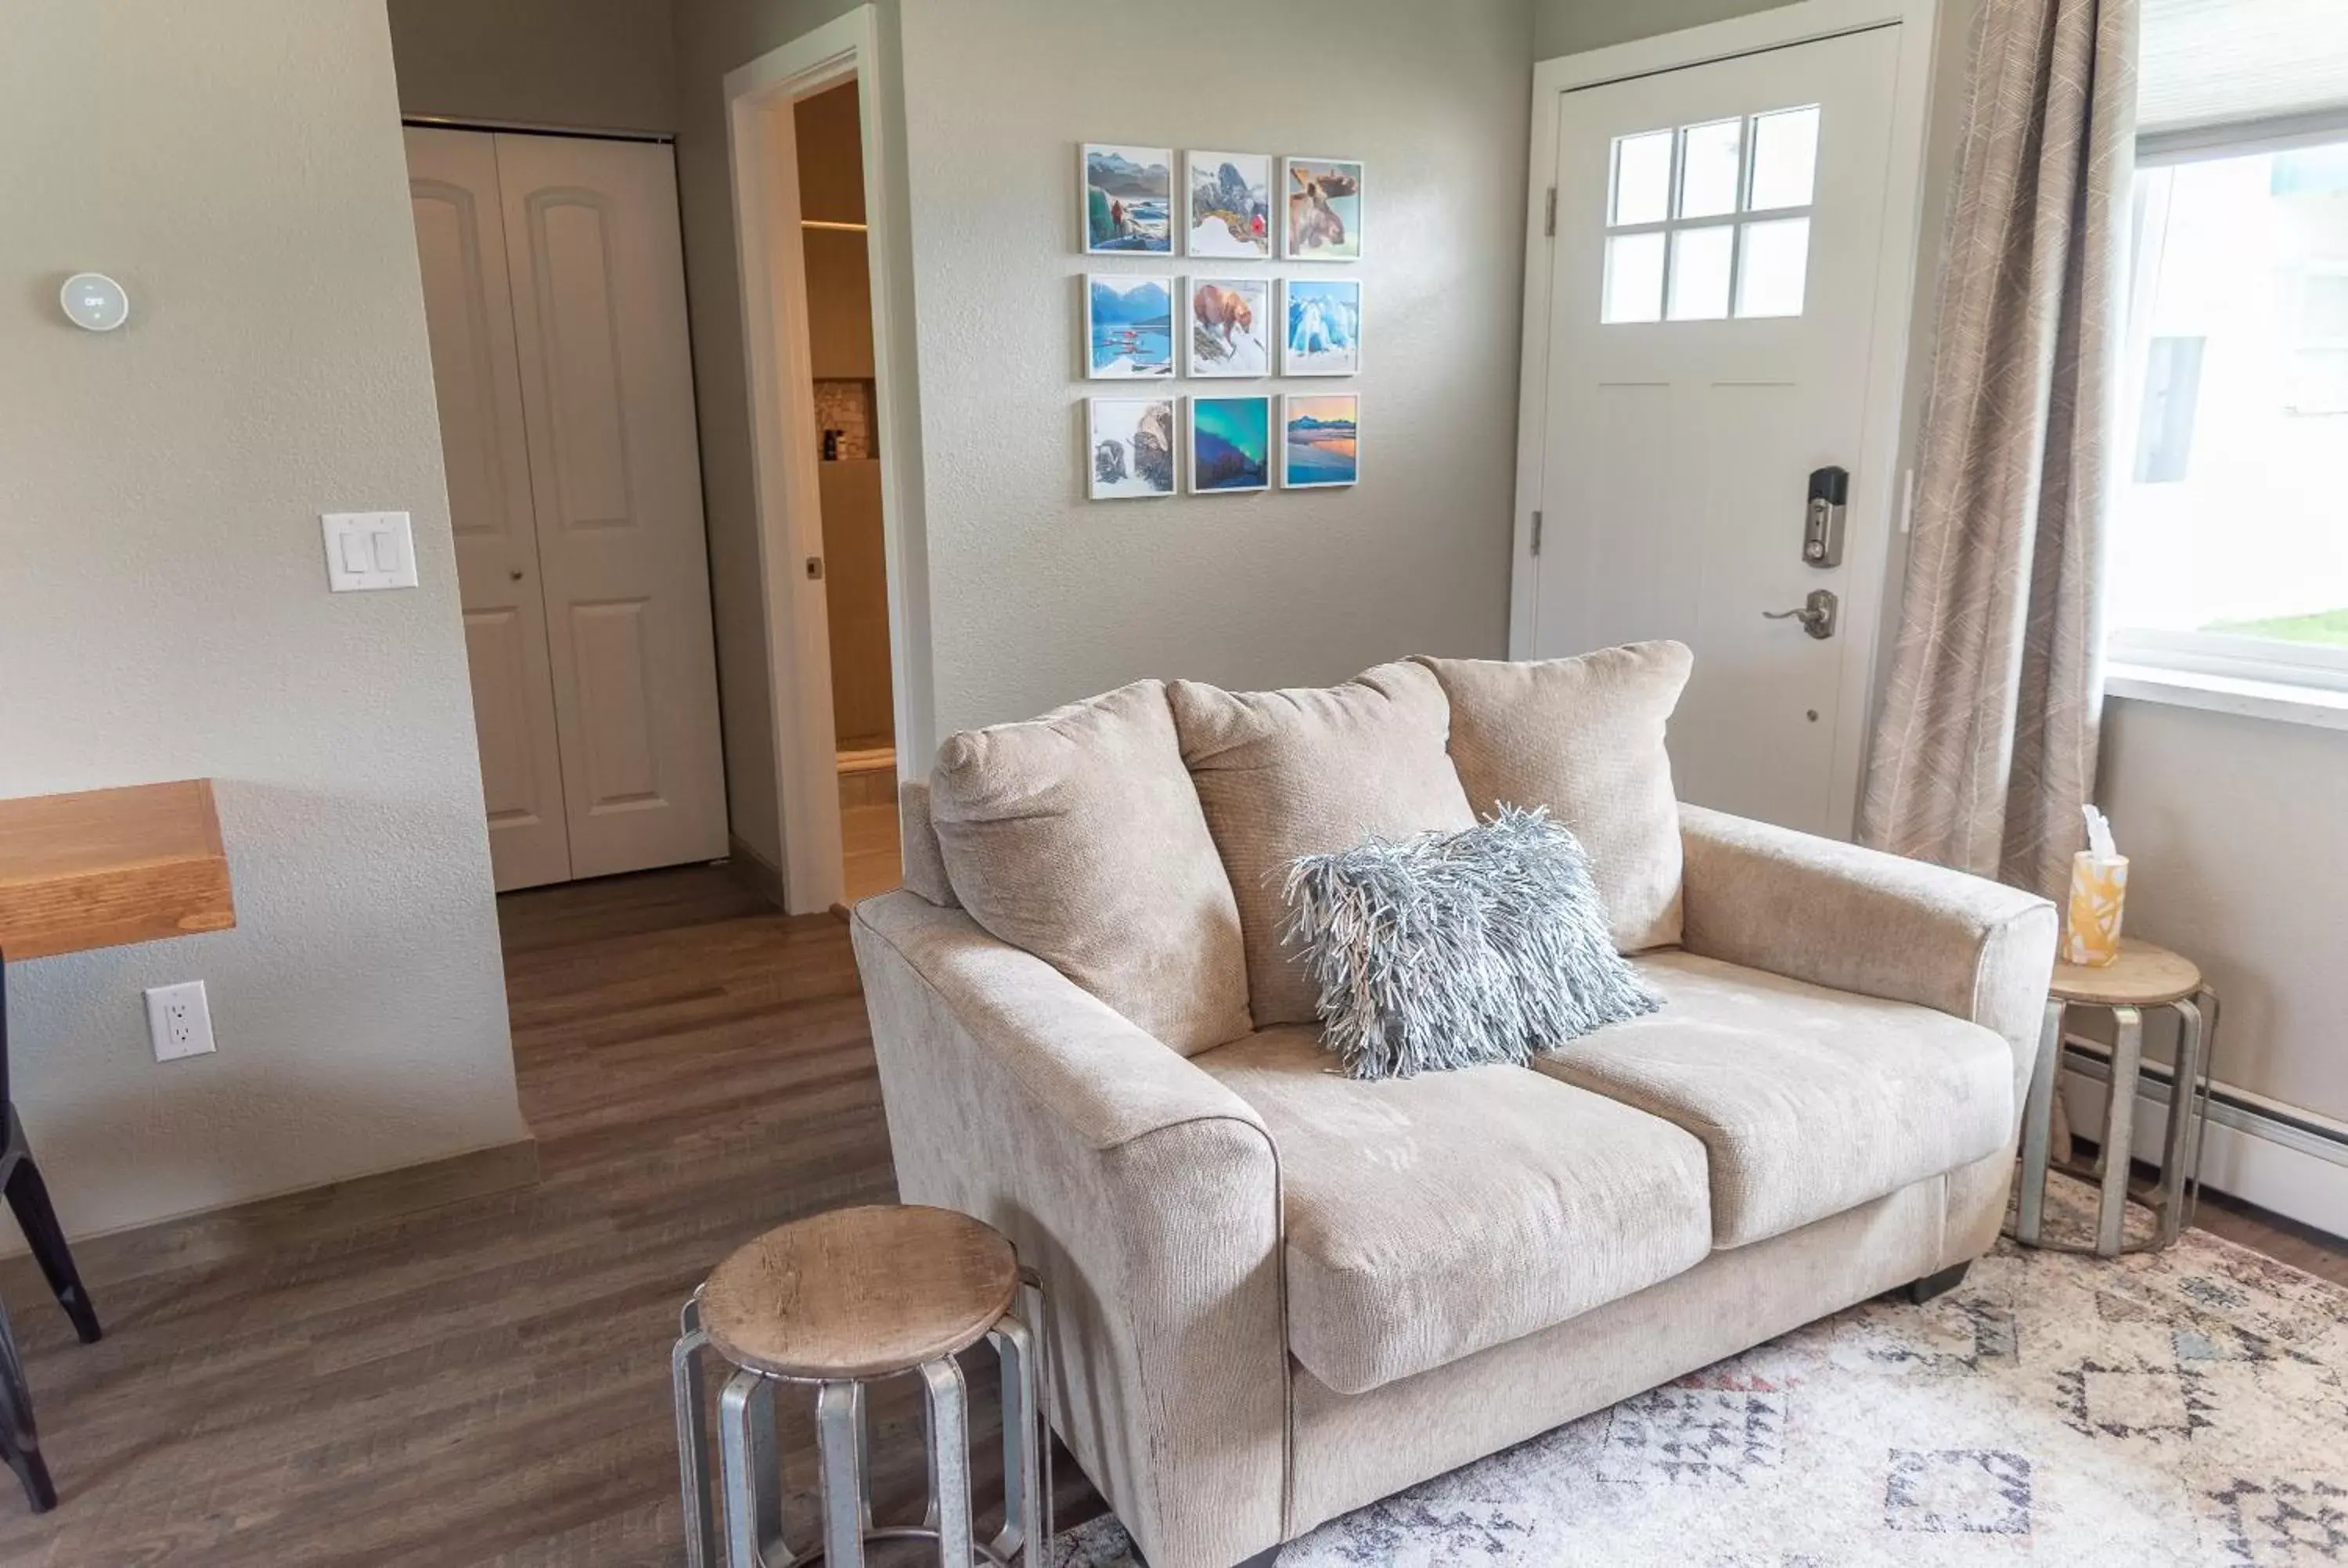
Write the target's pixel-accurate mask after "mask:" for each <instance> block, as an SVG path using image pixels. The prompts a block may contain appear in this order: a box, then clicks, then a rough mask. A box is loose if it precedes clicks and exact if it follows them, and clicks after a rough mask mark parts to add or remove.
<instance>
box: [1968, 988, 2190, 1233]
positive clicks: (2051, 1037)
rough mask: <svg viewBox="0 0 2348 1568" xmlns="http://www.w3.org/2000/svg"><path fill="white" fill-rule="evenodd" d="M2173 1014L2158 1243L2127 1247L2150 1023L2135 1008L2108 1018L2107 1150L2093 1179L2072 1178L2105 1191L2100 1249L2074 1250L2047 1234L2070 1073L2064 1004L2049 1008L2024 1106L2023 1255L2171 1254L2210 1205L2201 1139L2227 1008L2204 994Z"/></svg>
mask: <svg viewBox="0 0 2348 1568" xmlns="http://www.w3.org/2000/svg"><path fill="white" fill-rule="evenodd" d="M2075 1005H2087V1004H2084V1003H2083V1004H2075ZM2167 1005H2168V1007H2169V1008H2171V1009H2173V1010H2174V1011H2175V1012H2176V1014H2177V1018H2178V1030H2177V1058H2176V1064H2175V1069H2174V1071H2172V1073H2171V1074H2170V1079H2169V1091H2168V1125H2167V1126H2166V1128H2164V1129H2163V1133H2162V1139H2161V1154H2160V1180H2159V1184H2158V1185H2157V1188H2156V1189H2155V1190H2154V1192H2153V1193H2152V1194H2151V1195H2150V1196H2149V1197H2148V1198H2147V1199H2146V1200H2145V1201H2146V1202H2147V1204H2149V1205H2150V1206H2151V1207H2152V1208H2153V1209H2154V1211H2155V1213H2156V1214H2157V1225H2155V1227H2154V1231H2153V1235H2152V1236H2151V1237H2150V1239H2149V1240H2147V1241H2145V1242H2140V1243H2138V1244H2137V1245H2133V1246H2132V1245H2129V1244H2128V1242H2127V1205H2128V1201H2129V1197H2128V1175H2129V1173H2130V1170H2131V1168H2132V1166H2133V1163H2134V1153H2135V1149H2136V1112H2137V1087H2138V1085H2139V1082H2140V1081H2141V1080H2142V1078H2143V1073H2144V1014H2143V1012H2142V1010H2141V1009H2137V1008H2133V1007H2113V1008H2111V1009H2109V1011H2110V1012H2111V1015H2112V1021H2113V1025H2114V1029H2113V1044H2112V1056H2111V1082H2110V1094H2109V1097H2108V1099H2107V1100H2106V1105H2105V1111H2104V1127H2103V1134H2102V1141H2101V1143H2099V1144H2098V1146H2097V1150H2096V1159H2095V1163H2094V1164H2093V1166H2092V1167H2091V1168H2090V1169H2088V1170H2085V1171H2068V1172H2066V1173H2068V1174H2073V1175H2079V1176H2083V1177H2085V1179H2087V1180H2089V1181H2092V1182H2094V1183H2095V1184H2096V1187H2097V1198H2098V1201H2097V1204H2096V1235H2095V1241H2094V1244H2093V1245H2090V1246H2081V1245H2075V1244H2065V1243H2062V1242H2056V1241H2052V1240H2049V1239H2047V1238H2046V1236H2045V1235H2044V1225H2045V1214H2046V1177H2047V1172H2048V1169H2049V1167H2050V1165H2051V1164H2052V1161H2051V1158H2050V1150H2049V1147H2048V1145H2049V1143H2050V1141H2051V1138H2050V1134H2051V1129H2052V1125H2053V1117H2054V1105H2055V1094H2056V1093H2057V1092H2058V1091H2059V1087H2060V1082H2061V1078H2062V1070H2063V1069H2062V1063H2063V1015H2064V1009H2065V1004H2064V1003H2063V1002H2061V1001H2059V1000H2050V1001H2049V1002H2048V1003H2047V1004H2046V1018H2045V1025H2044V1030H2043V1031H2042V1033H2041V1036H2040V1039H2039V1046H2038V1061H2037V1063H2036V1065H2035V1066H2034V1067H2033V1068H2032V1070H2031V1074H2030V1089H2029V1092H2028V1096H2027V1098H2026V1099H2025V1100H2024V1103H2023V1113H2022V1174H2021V1193H2020V1195H2019V1201H2018V1203H2017V1205H2016V1211H2015V1214H2014V1222H2013V1237H2014V1239H2015V1240H2016V1241H2018V1242H2020V1243H2022V1244H2023V1245H2025V1246H2047V1247H2055V1248H2058V1249H2060V1250H2063V1251H2066V1252H2093V1253H2094V1254H2096V1255H2097V1256H2099V1257H2117V1256H2118V1255H2120V1254H2122V1253H2124V1252H2133V1251H2138V1250H2142V1249H2144V1248H2147V1247H2164V1246H2167V1245H2169V1244H2170V1243H2172V1242H2174V1241H2175V1240H2176V1239H2177V1237H2178V1233H2179V1232H2181V1231H2182V1230H2183V1229H2184V1228H2185V1226H2186V1225H2187V1224H2188V1223H2189V1222H2190V1221H2191V1219H2192V1217H2193V1211H2194V1208H2195V1206H2196V1205H2197V1204H2199V1200H2200V1195H2201V1138H2202V1132H2203V1129H2204V1128H2205V1127H2206V1126H2207V1124H2208V1122H2209V1097H2210V1085H2211V1081H2212V1078H2211V1068H2210V1058H2211V1054H2212V1042H2213V1040H2215V1037H2216V1027H2217V1018H2218V998H2217V994H2216V993H2215V992H2213V991H2211V990H2209V989H2208V988H2206V987H2205V988H2203V989H2201V990H2199V991H2198V992H2196V993H2195V994H2194V995H2193V996H2192V997H2191V998H2189V999H2182V1000H2178V1001H2174V1002H2170V1003H2168V1004H2167Z"/></svg>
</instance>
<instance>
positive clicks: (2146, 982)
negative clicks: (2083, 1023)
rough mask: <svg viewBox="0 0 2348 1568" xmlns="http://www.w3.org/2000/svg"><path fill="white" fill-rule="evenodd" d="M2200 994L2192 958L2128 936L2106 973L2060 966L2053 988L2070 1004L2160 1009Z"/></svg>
mask: <svg viewBox="0 0 2348 1568" xmlns="http://www.w3.org/2000/svg"><path fill="white" fill-rule="evenodd" d="M2049 989H2050V990H2051V991H2052V992H2053V993H2054V994H2055V996H2056V997H2058V998H2060V999H2063V1000H2064V1001H2066V1002H2086V1003H2088V1004H2090V1005H2092V1006H2096V1007H2159V1006H2161V1005H2163V1004H2164V1003H2168V1002H2173V1001H2176V1000H2178V999H2179V998H2182V997H2189V996H2191V995H2192V994H2193V993H2194V992H2195V991H2198V990H2199V989H2201V971H2200V969H2199V968H2197V967H2196V966H2195V965H2194V962H2193V960H2192V959H2190V958H2180V957H2178V955H2177V954H2175V953H2172V952H2170V951H2169V950H2168V948H2156V947H2154V946H2153V945H2152V944H2151V943H2150V942H2139V941H2137V939H2136V938H2133V937H2122V938H2120V956H2119V957H2118V958H2115V959H2113V960H2112V961H2111V962H2110V963H2108V964H2106V965H2105V966H2104V967H2103V968H2092V967H2090V966H2088V965H2086V964H2057V965H2055V983H2054V985H2053V986H2051V987H2050V988H2049Z"/></svg>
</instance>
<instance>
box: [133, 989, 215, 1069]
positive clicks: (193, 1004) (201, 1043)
mask: <svg viewBox="0 0 2348 1568" xmlns="http://www.w3.org/2000/svg"><path fill="white" fill-rule="evenodd" d="M147 1032H148V1034H149V1035H150V1036H152V1037H153V1039H154V1041H155V1060H156V1061H177V1060H178V1059H179V1058H180V1057H182V1056H201V1055H203V1054H204V1053H205V1052H206V1051H208V1050H211V1049H212V1010H211V1004H210V1003H208V1002H206V1001H205V1000H204V982H203V981H201V980H186V981H182V982H181V983H180V984H179V985H176V986H157V987H156V988H155V989H152V990H150V991H149V992H148V993H147Z"/></svg>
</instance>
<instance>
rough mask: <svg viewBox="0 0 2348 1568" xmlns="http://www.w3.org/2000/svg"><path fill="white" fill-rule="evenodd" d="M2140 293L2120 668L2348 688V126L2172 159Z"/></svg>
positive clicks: (2165, 167) (2152, 218)
mask: <svg viewBox="0 0 2348 1568" xmlns="http://www.w3.org/2000/svg"><path fill="white" fill-rule="evenodd" d="M2204 139H2205V140H2206V139H2208V138H2204ZM2134 278H2135V282H2134V291H2135V292H2134V296H2133V298H2132V299H2131V301H2130V302H2129V309H2128V332H2127V340H2126V351H2125V353H2126V357H2125V360H2124V373H2125V374H2126V375H2127V378H2128V384H2127V390H2126V391H2125V392H2124V394H2123V397H2122V401H2121V406H2122V408H2123V409H2124V410H2127V411H2128V414H2129V415H2130V418H2131V422H2132V424H2133V426H2134V428H2133V429H2132V430H2131V431H2130V432H2129V433H2128V436H2127V445H2125V446H2123V447H2122V450H2123V451H2126V452H2129V453H2131V454H2132V455H2133V462H2132V463H2131V465H2130V466H2129V467H2128V469H2127V471H2126V473H2125V477H2124V479H2123V482H2121V483H2120V485H2119V487H2118V490H2117V493H2116V497H2115V505H2114V510H2113V528H2112V538H2111V547H2112V548H2111V551H2110V563H2111V565H2110V578H2109V592H2110V599H2109V601H2108V602H2109V607H2110V620H2111V625H2112V626H2113V628H2114V631H2113V635H2112V642H2111V653H2112V657H2113V659H2114V660H2115V661H2117V662H2119V663H2122V664H2136V665H2154V666H2159V667H2164V668H2168V669H2170V670H2182V671H2193V672H2198V673H2199V674H2201V675H2208V676H2233V677H2238V678H2247V679H2252V680H2262V681H2269V682H2288V683H2291V684H2299V685H2313V686H2324V687H2333V688H2339V689H2348V131H2343V133H2341V139H2339V140H2337V141H2332V142H2325V143H2318V144H2316V145H2312V146H2309V145H2302V146H2285V147H2281V148H2271V147H2269V148H2261V147H2260V146H2259V145H2257V144H2256V143H2252V144H2250V145H2247V146H2245V145H2243V144H2240V143H2237V144H2236V145H2234V146H2232V147H2228V146H2226V145H2223V144H2222V142H2220V143H2219V144H2217V145H2203V146H2200V147H2199V148H2197V149H2192V150H2189V151H2187V152H2184V153H2181V154H2174V155H2157V157H2156V159H2154V160H2150V161H2149V166H2148V167H2145V168H2141V169H2138V171H2137V183H2136V247H2135V267H2134Z"/></svg>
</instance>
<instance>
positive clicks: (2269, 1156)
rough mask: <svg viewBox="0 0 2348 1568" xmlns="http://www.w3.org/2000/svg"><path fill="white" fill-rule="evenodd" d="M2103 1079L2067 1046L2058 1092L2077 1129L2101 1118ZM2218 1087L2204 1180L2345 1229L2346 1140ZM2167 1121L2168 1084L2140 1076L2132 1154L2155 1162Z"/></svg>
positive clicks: (2086, 1130) (2331, 1228) (2088, 1132)
mask: <svg viewBox="0 0 2348 1568" xmlns="http://www.w3.org/2000/svg"><path fill="white" fill-rule="evenodd" d="M2109 1084H2110V1080H2109V1076H2108V1074H2107V1072H2106V1070H2105V1067H2104V1064H2103V1062H2101V1061H2089V1062H2083V1061H2081V1060H2080V1055H2079V1053H2078V1051H2077V1050H2073V1051H2072V1052H2070V1053H2069V1054H2068V1056H2067V1058H2066V1060H2065V1065H2064V1071H2063V1099H2064V1103H2065V1105H2066V1106H2067V1107H2068V1108H2069V1110H2070V1112H2071V1126H2072V1129H2073V1131H2074V1132H2076V1133H2077V1134H2078V1135H2079V1136H2081V1137H2083V1138H2090V1139H2092V1138H2093V1137H2094V1136H2095V1134H2096V1132H2097V1131H2098V1130H2099V1129H2100V1128H2101V1127H2102V1126H2103V1124H2104V1102H2105V1099H2106V1096H2107V1095H2108V1094H2109V1093H2110V1087H2109ZM2218 1091H2219V1094H2220V1095H2221V1096H2224V1097H2226V1098H2225V1099H2220V1100H2219V1101H2216V1102H2212V1104H2211V1105H2210V1107H2209V1129H2208V1131H2207V1132H2204V1133H2203V1134H2202V1141H2201V1179H2202V1182H2203V1183H2204V1184H2206V1185H2208V1186H2209V1187H2210V1188H2212V1189H2214V1190H2215V1191H2218V1192H2221V1193H2224V1194H2228V1195H2229V1196H2230V1197H2237V1198H2240V1199H2241V1200H2242V1201H2243V1202H2244V1203H2248V1204H2257V1205H2258V1206H2259V1207H2260V1208H2262V1209H2271V1210H2272V1211H2274V1212H2275V1213H2276V1214H2281V1215H2284V1216H2285V1217H2287V1218H2290V1219H2294V1220H2297V1221H2299V1222H2300V1223H2301V1224H2302V1225H2313V1226H2314V1227H2315V1228H2316V1229H2318V1230H2321V1231H2326V1232H2329V1233H2330V1234H2332V1235H2340V1236H2348V1142H2343V1141H2340V1140H2337V1139H2335V1138H2333V1137H2332V1136H2329V1135H2327V1134H2326V1133H2324V1132H2309V1131H2307V1130H2305V1129H2304V1128H2302V1127H2297V1126H2292V1125H2291V1124H2290V1123H2288V1122H2281V1121H2278V1120H2275V1119H2273V1118H2271V1117H2268V1116H2263V1115H2261V1114H2260V1113H2259V1112H2258V1111H2257V1110H2256V1109H2254V1108H2252V1107H2254V1106H2255V1104H2256V1103H2257V1097H2256V1096H2253V1095H2249V1094H2245V1093H2243V1092H2242V1091H2239V1090H2232V1089H2229V1088H2228V1087H2227V1086H2226V1085H2224V1084H2222V1083H2221V1084H2219V1086H2218ZM2229 1101H2234V1102H2249V1103H2248V1104H2245V1103H2229ZM2278 1109H2281V1108H2280V1107H2279V1108H2278ZM2167 1126H2168V1085H2167V1084H2166V1083H2156V1082H2153V1081H2150V1080H2149V1079H2148V1078H2147V1080H2146V1081H2143V1082H2140V1083H2139V1084H2138V1086H2137V1110H2136V1157H2137V1159H2139V1160H2145V1161H2148V1162H2150V1163H2154V1164H2157V1163H2159V1162H2160V1142H2161V1135H2162V1132H2163V1130H2164V1129H2165V1128H2166V1127H2167Z"/></svg>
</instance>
